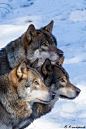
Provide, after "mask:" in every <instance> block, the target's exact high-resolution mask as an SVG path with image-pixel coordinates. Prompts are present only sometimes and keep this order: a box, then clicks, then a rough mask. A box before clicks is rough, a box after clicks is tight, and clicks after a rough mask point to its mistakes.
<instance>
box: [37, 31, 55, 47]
mask: <svg viewBox="0 0 86 129" xmlns="http://www.w3.org/2000/svg"><path fill="white" fill-rule="evenodd" d="M37 33H38V34H41V35H42V36H44V40H47V41H48V43H49V44H51V45H52V44H54V45H56V46H57V40H56V38H55V36H54V35H52V33H50V32H48V31H46V30H43V29H39V30H37Z"/></svg>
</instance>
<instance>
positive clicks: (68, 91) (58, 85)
mask: <svg viewBox="0 0 86 129" xmlns="http://www.w3.org/2000/svg"><path fill="white" fill-rule="evenodd" d="M38 70H39V71H40V73H41V74H42V76H43V78H44V83H45V85H46V86H47V87H48V88H49V89H51V90H53V91H55V92H56V95H57V96H59V97H60V98H66V99H74V98H76V97H77V96H78V95H79V93H80V89H79V88H77V87H76V86H74V85H73V84H72V83H71V82H70V80H69V75H68V73H67V72H66V71H65V69H64V68H63V67H62V66H60V65H52V64H51V61H50V60H49V59H46V60H45V62H44V64H43V65H42V66H41V67H39V69H38Z"/></svg>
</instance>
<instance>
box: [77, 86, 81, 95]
mask: <svg viewBox="0 0 86 129" xmlns="http://www.w3.org/2000/svg"><path fill="white" fill-rule="evenodd" d="M80 92H81V90H80V89H79V88H76V96H78V95H79V93H80Z"/></svg>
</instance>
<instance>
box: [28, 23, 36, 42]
mask: <svg viewBox="0 0 86 129" xmlns="http://www.w3.org/2000/svg"><path fill="white" fill-rule="evenodd" d="M36 35H37V33H36V29H35V27H34V25H33V24H31V25H30V26H29V27H28V29H27V32H26V36H27V39H28V40H29V41H31V38H32V36H34V37H35V36H36Z"/></svg>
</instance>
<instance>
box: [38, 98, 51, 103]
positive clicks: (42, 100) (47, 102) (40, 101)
mask: <svg viewBox="0 0 86 129" xmlns="http://www.w3.org/2000/svg"><path fill="white" fill-rule="evenodd" d="M36 100H38V101H40V102H42V103H50V101H44V100H41V99H38V98H36Z"/></svg>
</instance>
